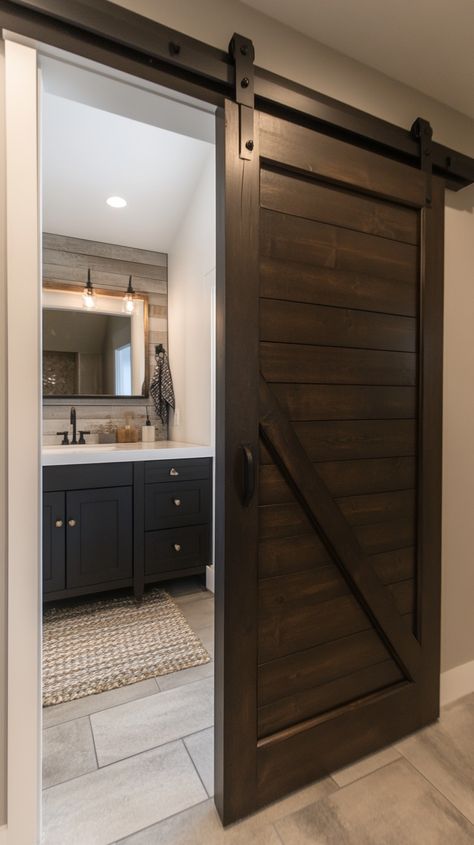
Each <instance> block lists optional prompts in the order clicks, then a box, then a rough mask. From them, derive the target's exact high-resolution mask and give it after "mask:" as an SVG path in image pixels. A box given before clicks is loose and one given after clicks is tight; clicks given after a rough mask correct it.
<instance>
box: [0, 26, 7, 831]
mask: <svg viewBox="0 0 474 845" xmlns="http://www.w3.org/2000/svg"><path fill="white" fill-rule="evenodd" d="M4 79H5V66H4V44H3V42H0V183H1V184H2V185H3V184H4V182H5V103H4ZM5 240H6V227H5V197H4V196H2V198H1V200H0V256H1V258H0V827H1V826H2V824H4V823H5V821H6V798H7V795H6V771H7V761H6V754H7V731H6V728H7V725H6V707H7V660H6V657H7V655H6V642H7V617H6V610H7V598H6V586H7V580H6V563H7V530H6V529H7V395H6V388H7V287H6V272H5V271H6V266H5V251H6V250H5V246H6V244H5Z"/></svg>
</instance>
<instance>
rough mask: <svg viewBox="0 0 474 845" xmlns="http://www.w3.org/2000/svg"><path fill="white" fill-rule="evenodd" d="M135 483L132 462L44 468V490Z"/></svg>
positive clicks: (77, 488) (79, 488)
mask: <svg viewBox="0 0 474 845" xmlns="http://www.w3.org/2000/svg"><path fill="white" fill-rule="evenodd" d="M131 484H133V464H132V463H128V462H127V463H111V464H68V465H67V466H52V467H44V468H43V490H44V491H45V492H49V491H51V490H85V489H90V488H96V487H97V488H98V487H120V486H122V485H123V486H127V487H128V486H129V485H131Z"/></svg>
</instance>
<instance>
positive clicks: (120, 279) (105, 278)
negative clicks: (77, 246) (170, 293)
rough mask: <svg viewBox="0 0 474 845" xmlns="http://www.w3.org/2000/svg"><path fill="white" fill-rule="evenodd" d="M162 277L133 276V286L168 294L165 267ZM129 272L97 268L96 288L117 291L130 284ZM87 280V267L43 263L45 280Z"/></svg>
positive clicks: (81, 282)
mask: <svg viewBox="0 0 474 845" xmlns="http://www.w3.org/2000/svg"><path fill="white" fill-rule="evenodd" d="M160 273H161V276H162V278H156V279H150V278H144V277H143V276H136V275H134V276H133V287H134V289H135V290H136V291H137V293H156V294H166V291H167V282H166V273H167V270H166V268H165V267H163V268H161V271H160ZM128 276H129V274H128V273H126V272H117V273H104V272H102V271H101V270H96V271H95V272H94V275H93V277H92V283H93V284H94V286H95V287H96V288H110V289H111V290H114V291H116V290H117V289H119V290H121V289H123V290H124V291H125V288H126V287H127V284H128ZM86 281H87V267H86V266H84V267H69V266H68V265H66V264H43V282H58V283H61V282H66V283H70V284H73V285H84V284H85V282H86Z"/></svg>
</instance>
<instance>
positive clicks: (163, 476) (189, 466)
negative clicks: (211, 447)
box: [145, 458, 211, 484]
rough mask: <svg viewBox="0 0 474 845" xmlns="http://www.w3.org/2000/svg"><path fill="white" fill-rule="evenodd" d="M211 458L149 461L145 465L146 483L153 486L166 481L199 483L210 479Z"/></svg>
mask: <svg viewBox="0 0 474 845" xmlns="http://www.w3.org/2000/svg"><path fill="white" fill-rule="evenodd" d="M210 476H211V459H210V458H192V459H191V458H180V459H179V460H177V461H147V462H146V464H145V483H146V484H153V483H156V482H161V483H164V482H165V481H168V482H174V481H198V480H199V479H204V478H210Z"/></svg>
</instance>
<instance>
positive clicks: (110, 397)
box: [41, 281, 150, 403]
mask: <svg viewBox="0 0 474 845" xmlns="http://www.w3.org/2000/svg"><path fill="white" fill-rule="evenodd" d="M43 292H48V293H55V292H56V293H74V294H77V293H80V294H82V293H83V292H84V285H70V284H68V283H67V282H47V281H43V286H42V297H41V313H43V307H44V304H43ZM94 292H95V293H96V295H97V296H109V297H113V298H114V299H123V297H124V291H117V290H114V289H112V288H96V287H94ZM135 298H136V300H137V301H141V302H143V334H144V349H143V354H144V389H143V392H142V393H133V394H130V395H123V396H122V395H121V396H117V395H116V394H111V393H100V394H99V393H93V394H85V393H72V394H58V395H57V396H52V395H51V394H47V395H46V394H44V393H43V402H48V403H51V402H55V401H61V400H63V399H74V400H76V401H80V400H81V399H99V400H100V399H102V400H104V399H106V400H107V402H109V401H110V402H114V401H118V402H121V403H123V402H124V401H126V400H130V399H148V398H149V395H150V394H149V384H150V356H149V354H148V334H149V330H148V296H147V295H146V294H144V293H141V292H140V293H138V294H136V295H135ZM94 313H97V312H94ZM99 313H100V312H99ZM43 351H44V350H43V344H41V360H42V359H43Z"/></svg>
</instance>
